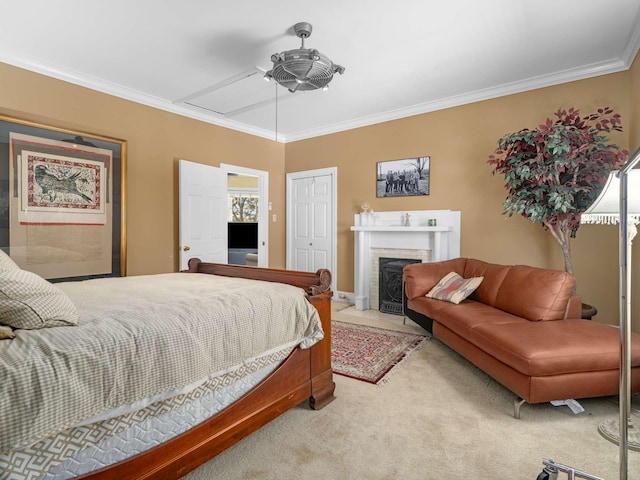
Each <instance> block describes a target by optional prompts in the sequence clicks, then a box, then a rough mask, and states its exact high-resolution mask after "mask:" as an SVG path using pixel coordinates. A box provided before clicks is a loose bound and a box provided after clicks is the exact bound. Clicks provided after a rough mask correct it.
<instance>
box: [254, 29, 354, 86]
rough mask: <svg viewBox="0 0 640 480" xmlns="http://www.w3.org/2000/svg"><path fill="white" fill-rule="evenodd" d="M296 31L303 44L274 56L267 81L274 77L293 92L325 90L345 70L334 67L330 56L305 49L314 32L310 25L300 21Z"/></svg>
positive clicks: (266, 76)
mask: <svg viewBox="0 0 640 480" xmlns="http://www.w3.org/2000/svg"><path fill="white" fill-rule="evenodd" d="M293 30H294V32H295V34H296V36H298V37H299V38H300V39H301V40H302V45H301V46H300V48H298V49H295V50H286V51H284V52H280V53H274V54H273V55H271V61H272V62H273V68H272V69H271V70H269V71H268V72H266V73H265V74H264V78H265V79H266V80H271V79H272V78H273V79H274V80H275V81H276V82H278V83H279V84H280V85H282V86H283V87H285V88H286V89H287V90H289V91H290V92H292V93H293V92H297V91H305V90H318V89H322V90H326V89H328V88H329V82H331V80H332V79H333V75H334V74H335V73H339V74H340V75H342V74H343V73H344V67H343V66H341V65H337V64H334V63H333V62H332V61H331V60H330V59H329V57H327V56H326V55H323V54H322V53H320V52H319V51H318V50H316V49H315V48H304V40H305V38H309V36H310V35H311V31H312V30H313V28H312V26H311V24H310V23H307V22H300V23H296V24H295V25H294V26H293Z"/></svg>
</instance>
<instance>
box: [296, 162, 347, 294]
mask: <svg viewBox="0 0 640 480" xmlns="http://www.w3.org/2000/svg"><path fill="white" fill-rule="evenodd" d="M335 181H336V172H335V169H321V170H311V171H306V172H297V173H292V174H288V175H287V212H288V214H287V268H289V269H291V270H301V271H305V272H315V271H316V270H318V269H319V268H327V269H329V270H330V271H331V273H332V277H333V281H334V282H335V279H336V272H335V269H336V258H335V245H336V239H335V228H336V227H335V221H336V211H335V188H336V186H335ZM332 288H334V290H335V285H333V286H332Z"/></svg>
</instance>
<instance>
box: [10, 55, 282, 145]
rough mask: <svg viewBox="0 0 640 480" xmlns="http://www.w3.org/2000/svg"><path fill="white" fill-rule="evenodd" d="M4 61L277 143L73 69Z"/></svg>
mask: <svg viewBox="0 0 640 480" xmlns="http://www.w3.org/2000/svg"><path fill="white" fill-rule="evenodd" d="M0 62H3V63H7V64H9V65H13V66H14V67H18V68H22V69H25V70H29V71H32V72H35V73H39V74H42V75H45V76H47V77H52V78H56V79H58V80H62V81H64V82H68V83H72V84H74V85H78V86H81V87H86V88H89V89H91V90H95V91H98V92H101V93H106V94H107V95H112V96H114V97H118V98H122V99H125V100H130V101H132V102H135V103H139V104H142V105H146V106H148V107H153V108H157V109H159V110H164V111H166V112H170V113H175V114H177V115H182V116H185V117H189V118H193V119H194V120H200V121H202V122H205V123H210V124H213V125H218V126H220V127H225V128H229V129H232V130H237V131H239V132H243V133H248V134H250V135H255V136H258V137H263V138H267V139H269V140H275V138H274V137H275V134H274V133H273V132H271V131H269V130H265V129H262V128H257V127H251V126H249V125H246V124H244V123H240V122H236V121H233V120H228V119H226V118H222V117H221V118H217V117H214V116H213V115H214V114H212V113H211V112H207V113H204V112H199V111H197V110H194V109H192V108H189V107H187V106H182V105H177V104H175V103H173V102H171V101H168V100H165V99H162V98H160V97H155V96H153V95H149V94H146V93H142V92H139V91H137V90H133V89H129V88H126V87H123V86H122V85H117V84H114V83H111V82H107V81H105V80H102V79H99V78H95V77H91V76H89V75H85V74H81V73H79V72H75V71H72V70H66V69H60V68H57V67H56V66H53V65H44V64H41V63H39V62H34V61H31V60H28V59H25V58H22V57H16V56H15V55H11V54H7V53H6V52H0ZM277 140H278V141H280V142H282V141H284V140H283V137H282V136H281V135H278V139H277Z"/></svg>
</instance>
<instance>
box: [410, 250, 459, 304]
mask: <svg viewBox="0 0 640 480" xmlns="http://www.w3.org/2000/svg"><path fill="white" fill-rule="evenodd" d="M466 262H467V259H466V258H454V259H453V260H444V261H442V262H427V263H411V264H409V265H406V266H405V267H404V269H403V279H404V283H405V294H406V295H407V297H408V298H409V300H413V299H414V298H417V297H423V296H425V295H426V294H427V292H428V291H429V290H431V289H432V288H433V287H435V285H436V283H438V282H439V281H440V280H442V277H444V276H445V275H446V274H448V273H451V272H456V273H457V274H459V275H462V272H464V266H465V264H466Z"/></svg>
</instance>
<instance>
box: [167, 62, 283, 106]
mask: <svg viewBox="0 0 640 480" xmlns="http://www.w3.org/2000/svg"><path fill="white" fill-rule="evenodd" d="M276 88H277V84H276V83H275V82H267V81H265V79H264V72H263V71H262V70H260V69H258V68H253V69H251V70H247V71H245V72H242V73H239V74H237V75H234V76H233V77H231V78H228V79H227V80H223V81H222V82H219V83H216V84H215V85H211V86H210V87H207V88H204V89H202V90H200V91H198V92H195V93H193V94H191V95H189V96H187V97H184V98H182V99H180V100H178V101H176V102H175V103H176V104H183V105H187V106H190V107H195V108H200V109H203V110H208V111H210V112H214V113H217V114H219V115H222V116H224V117H233V116H235V115H238V114H240V113H242V112H246V111H247V110H252V109H254V108H259V107H263V106H267V105H270V104H272V103H275V101H276ZM277 95H278V97H279V98H278V101H282V100H284V99H286V98H289V97H290V96H291V95H292V94H291V93H290V92H288V91H286V90H285V89H283V88H280V90H278V92H277Z"/></svg>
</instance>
